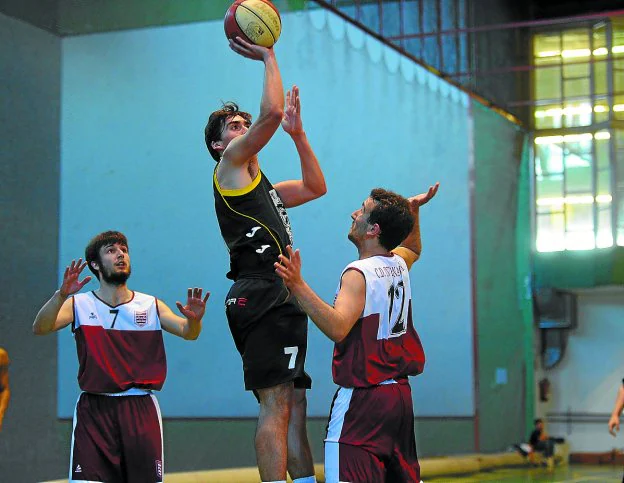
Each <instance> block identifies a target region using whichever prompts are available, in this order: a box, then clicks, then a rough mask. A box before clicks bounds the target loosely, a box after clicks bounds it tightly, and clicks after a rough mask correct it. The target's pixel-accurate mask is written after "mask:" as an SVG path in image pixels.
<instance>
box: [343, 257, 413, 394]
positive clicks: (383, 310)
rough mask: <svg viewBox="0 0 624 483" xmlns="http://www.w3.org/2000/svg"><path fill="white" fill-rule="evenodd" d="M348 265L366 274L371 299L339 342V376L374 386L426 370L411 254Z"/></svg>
mask: <svg viewBox="0 0 624 483" xmlns="http://www.w3.org/2000/svg"><path fill="white" fill-rule="evenodd" d="M347 270H357V271H358V272H360V273H361V274H362V275H364V278H365V279H366V305H365V307H364V312H363V313H362V315H361V316H360V318H359V319H358V321H357V322H356V323H355V325H354V326H353V328H352V329H351V332H349V334H348V335H347V337H345V338H344V340H342V341H341V342H339V343H337V344H336V345H335V346H334V361H333V364H332V373H333V376H334V382H335V383H336V384H338V385H339V386H342V387H370V386H374V385H377V384H379V383H381V382H383V381H386V380H388V379H397V378H405V377H407V376H415V375H417V374H420V373H421V372H422V371H423V368H424V365H425V353H424V351H423V348H422V344H421V343H420V338H419V337H418V334H417V333H416V330H415V329H414V324H413V322H412V295H411V294H412V292H411V287H410V279H409V271H408V269H407V265H406V264H405V260H403V258H401V257H400V256H398V255H392V256H374V257H370V258H365V259H364V260H356V261H355V262H352V263H350V264H349V265H347V267H346V268H345V269H344V270H343V272H342V275H344V273H345V272H346V271H347ZM342 275H341V281H342ZM338 290H340V287H338Z"/></svg>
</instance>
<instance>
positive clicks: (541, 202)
mask: <svg viewBox="0 0 624 483" xmlns="http://www.w3.org/2000/svg"><path fill="white" fill-rule="evenodd" d="M593 202H594V197H593V196H592V195H575V196H566V197H554V198H538V199H537V200H536V201H535V204H537V206H563V205H564V204H565V205H591V204H592V203H593ZM596 202H597V203H599V204H607V203H611V195H598V196H596Z"/></svg>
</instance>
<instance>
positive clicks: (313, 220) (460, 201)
mask: <svg viewBox="0 0 624 483" xmlns="http://www.w3.org/2000/svg"><path fill="white" fill-rule="evenodd" d="M284 25H285V30H284V33H283V37H282V39H281V40H280V43H279V44H278V47H277V49H276V51H277V56H278V59H279V61H280V64H281V67H282V74H283V78H284V83H285V86H290V85H292V83H295V82H297V83H298V85H299V86H300V88H301V95H302V105H303V118H304V123H305V127H306V129H307V131H308V134H309V137H310V139H311V142H312V144H313V146H314V147H315V150H316V152H317V155H318V157H319V159H320V161H321V164H322V166H323V168H324V170H325V174H326V176H327V182H328V183H327V184H328V190H329V192H328V194H327V195H326V196H325V197H323V198H322V199H320V200H317V201H316V202H314V203H310V204H308V205H306V206H303V207H300V208H297V209H294V210H291V211H290V216H291V219H292V223H293V228H294V234H295V245H296V246H298V247H299V248H301V249H302V253H303V262H304V274H305V275H306V277H307V278H308V279H309V281H310V283H311V285H312V286H313V287H314V288H316V289H317V291H318V292H319V293H320V295H321V296H322V297H323V298H324V299H325V300H328V301H331V300H332V297H333V294H334V291H335V288H336V286H337V282H338V276H339V274H340V271H341V270H342V268H343V267H344V265H346V264H347V263H348V262H349V261H350V260H352V259H353V258H355V257H356V251H355V249H354V248H353V246H352V245H351V244H350V243H349V242H348V241H347V239H346V233H347V231H348V228H349V225H350V218H349V217H350V214H351V212H352V211H353V210H355V209H356V208H357V207H358V206H359V205H360V204H361V202H362V200H363V199H364V198H365V197H366V196H367V195H368V193H369V191H370V189H371V188H372V187H374V186H379V185H381V186H384V187H388V188H391V189H394V190H396V191H398V192H400V193H402V194H405V195H410V194H413V193H416V192H421V191H423V190H426V189H427V187H428V186H429V184H432V183H434V182H435V181H438V180H439V181H440V182H441V184H442V188H441V190H440V194H439V196H438V198H436V200H434V202H432V203H431V204H430V205H428V206H427V207H426V208H424V209H423V213H422V225H423V226H422V231H423V244H424V252H423V257H422V259H421V261H420V262H419V263H418V264H417V265H416V267H415V269H414V272H413V279H414V282H413V285H414V294H413V295H414V299H415V304H414V311H415V314H414V315H415V320H416V324H417V329H418V330H419V332H420V335H421V337H422V339H423V343H424V344H425V350H426V353H427V356H428V366H427V368H426V371H425V374H423V375H422V376H420V377H418V378H417V379H416V380H415V381H414V401H415V406H416V413H417V415H418V416H430V417H444V416H456V417H471V416H472V413H473V408H474V404H473V378H472V373H471V372H470V373H466V371H465V370H464V369H465V368H467V367H471V366H472V339H471V330H472V329H471V317H470V304H471V295H470V290H471V286H470V266H469V250H470V238H469V216H468V147H469V132H468V128H467V126H468V103H467V97H466V96H465V95H464V94H462V93H460V92H459V91H457V90H456V89H454V88H452V87H450V86H449V85H448V84H446V83H444V82H443V81H441V80H440V79H439V78H437V77H435V76H433V75H431V74H429V73H428V72H427V71H426V70H425V69H423V68H420V67H418V66H416V65H414V64H413V63H411V62H408V61H406V60H404V59H402V58H401V57H400V56H399V55H398V54H396V53H395V52H393V51H392V50H390V49H388V48H387V47H385V46H383V45H382V44H380V43H378V42H377V41H375V40H372V39H370V38H367V37H366V36H364V35H363V34H362V33H361V32H360V31H358V30H356V29H355V28H352V27H350V26H347V25H346V24H345V23H344V22H343V21H342V20H340V19H338V18H336V17H334V16H333V15H331V14H328V13H327V12H325V11H321V10H317V11H310V12H300V13H293V14H288V15H286V16H285V18H284ZM207 52H209V53H210V54H209V55H208V54H207ZM261 76H262V66H261V64H260V63H257V62H252V61H249V60H246V59H243V58H241V57H238V56H236V55H235V54H233V53H232V52H231V51H230V50H229V49H228V48H227V44H226V42H225V40H224V36H223V33H222V25H221V22H220V21H218V22H207V23H198V24H189V25H185V26H175V27H163V28H157V29H144V30H137V31H124V32H116V33H107V34H96V35H90V36H81V37H72V38H66V39H64V40H63V71H62V96H63V100H64V102H63V107H62V150H61V152H62V174H61V194H62V205H61V210H60V218H61V229H60V233H61V245H60V263H61V264H66V263H68V262H69V261H70V260H71V259H72V258H77V257H79V256H81V255H82V253H83V250H84V246H85V244H86V243H87V241H88V239H89V238H90V237H91V236H92V235H93V234H95V233H97V232H100V231H103V230H106V229H109V228H116V229H120V230H122V231H124V232H126V233H127V234H128V236H129V240H130V245H131V247H130V248H131V254H132V259H133V268H134V273H133V276H132V279H131V282H132V283H131V286H133V287H134V288H136V289H137V290H140V291H144V292H147V293H153V294H155V295H158V296H159V297H160V298H162V299H163V300H164V301H165V302H166V303H167V304H168V305H170V306H171V307H173V306H174V303H175V301H176V300H177V299H180V298H182V297H183V296H184V294H185V289H186V287H187V286H189V285H201V286H204V287H205V288H208V289H209V290H211V292H212V297H211V300H210V303H209V307H208V311H207V315H206V319H205V324H204V332H203V333H202V336H201V337H200V339H199V340H198V341H197V342H186V341H182V340H177V339H175V338H174V337H167V339H166V344H167V351H168V361H169V375H168V379H167V383H166V385H165V388H164V390H163V391H162V393H161V395H160V396H159V399H160V401H161V405H162V409H163V414H164V416H165V417H174V418H175V417H186V418H189V417H190V418H206V417H210V418H223V417H228V418H240V417H254V416H255V415H256V413H257V405H256V402H255V399H254V398H253V397H252V396H251V395H249V394H245V393H244V392H243V389H242V375H241V363H240V360H239V356H238V354H237V353H236V351H235V348H234V345H233V343H232V341H231V338H230V335H229V332H228V329H227V324H226V321H225V318H224V315H223V306H222V303H223V300H224V298H225V294H226V292H227V290H228V288H229V281H227V280H226V279H225V277H224V274H225V272H226V271H227V265H228V262H227V254H226V250H225V248H224V245H223V242H222V240H221V237H220V235H219V232H218V227H217V224H216V220H215V218H214V214H213V197H212V193H211V190H212V187H211V184H210V183H211V182H210V177H211V174H212V170H213V168H214V161H213V160H212V158H210V157H209V155H208V153H207V152H206V148H205V146H204V143H203V126H204V123H205V121H206V119H207V117H208V114H209V113H210V111H211V110H213V109H215V108H217V107H218V106H219V102H220V101H221V100H229V99H233V100H236V101H238V102H239V103H240V105H241V106H242V107H243V108H246V109H249V110H250V111H251V112H252V114H254V115H255V114H257V106H258V103H259V99H260V93H261V82H262V80H261V79H262V77H261ZM449 139H452V140H453V142H448V141H449ZM260 159H261V162H262V165H263V168H264V170H265V171H266V174H267V175H268V177H269V179H271V180H273V181H274V182H275V181H279V180H281V179H285V178H289V177H298V176H299V165H298V160H297V156H296V152H295V150H294V147H293V146H292V143H291V142H290V140H289V139H288V138H287V136H285V135H284V133H282V132H279V133H278V134H277V135H276V137H275V138H274V140H273V141H272V142H271V144H270V145H269V146H268V147H267V148H266V149H265V150H263V152H262V153H261V155H260ZM449 233H453V236H449ZM91 285H92V286H91V287H89V288H95V286H96V284H95V283H92V284H91ZM331 350H332V346H331V343H330V342H329V341H328V340H326V339H325V337H324V336H322V334H321V333H320V332H319V331H318V330H317V329H316V328H315V327H313V326H312V327H311V330H310V340H309V348H308V370H309V372H310V373H311V375H312V377H313V378H314V388H313V390H312V391H311V393H310V403H309V413H310V415H312V416H317V417H324V416H326V414H327V411H328V408H329V404H330V402H331V398H332V396H333V392H334V390H335V388H334V386H333V383H332V382H331V375H330V361H331ZM76 364H77V363H76V356H75V348H74V343H73V340H72V338H71V334H70V333H69V331H64V332H63V333H61V334H60V336H59V398H58V410H59V412H58V414H59V416H60V417H70V416H71V414H72V412H73V405H74V403H75V397H76V395H77V386H76V382H75V374H76V369H77V368H76Z"/></svg>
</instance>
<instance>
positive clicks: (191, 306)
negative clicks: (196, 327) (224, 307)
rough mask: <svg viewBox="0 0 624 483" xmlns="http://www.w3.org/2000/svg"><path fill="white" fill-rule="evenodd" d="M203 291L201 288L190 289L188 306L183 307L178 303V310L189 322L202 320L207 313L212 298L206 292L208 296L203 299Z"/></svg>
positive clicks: (187, 300)
mask: <svg viewBox="0 0 624 483" xmlns="http://www.w3.org/2000/svg"><path fill="white" fill-rule="evenodd" d="M202 292H203V289H201V288H197V287H195V288H189V289H188V295H187V298H186V305H182V304H181V303H180V302H176V306H177V307H178V310H179V311H180V313H181V314H182V315H184V317H186V318H187V319H189V320H201V318H202V317H203V316H204V312H206V302H207V301H208V297H210V292H206V295H205V296H204V298H203V299H202Z"/></svg>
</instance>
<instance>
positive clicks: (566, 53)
mask: <svg viewBox="0 0 624 483" xmlns="http://www.w3.org/2000/svg"><path fill="white" fill-rule="evenodd" d="M611 52H612V53H614V54H621V53H623V52H624V45H614V46H613V48H612V49H611ZM608 53H609V50H608V49H607V48H606V47H598V48H597V49H594V51H593V52H592V51H591V50H590V49H569V50H563V51H560V50H543V51H541V52H537V54H535V55H536V57H540V58H544V57H559V56H561V57H564V58H566V59H571V58H575V57H589V56H590V55H591V54H593V55H596V56H601V55H607V54H608Z"/></svg>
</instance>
